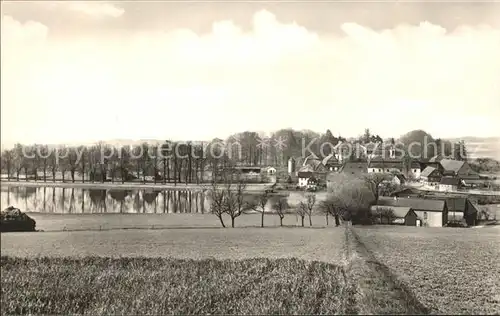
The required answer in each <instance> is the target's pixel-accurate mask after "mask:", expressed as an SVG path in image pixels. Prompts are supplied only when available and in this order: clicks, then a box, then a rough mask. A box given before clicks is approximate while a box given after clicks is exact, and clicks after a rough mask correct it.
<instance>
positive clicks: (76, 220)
mask: <svg viewBox="0 0 500 316" xmlns="http://www.w3.org/2000/svg"><path fill="white" fill-rule="evenodd" d="M28 215H29V216H30V217H31V218H33V219H34V220H35V221H36V229H38V230H43V231H45V232H48V231H62V230H108V229H122V228H123V229H132V228H140V229H151V228H152V229H160V228H181V227H184V228H217V227H221V224H220V221H219V219H218V218H217V217H216V216H215V215H214V214H211V213H205V214H200V213H177V214H171V213H170V214H151V213H149V214H110V213H94V214H64V215H62V214H49V213H35V212H30V213H28ZM260 221H261V217H260V214H244V215H241V216H239V217H237V218H236V221H235V226H236V227H239V228H241V227H256V226H260ZM305 222H306V223H305V225H306V226H309V223H308V220H306V221H305ZM312 222H313V227H324V226H326V220H325V217H324V216H313V218H312ZM224 223H225V224H226V226H227V227H230V226H231V219H230V217H229V216H226V215H224ZM332 224H334V219H333V218H331V217H330V218H329V226H331V225H332ZM264 225H265V226H267V227H278V226H279V225H280V221H279V216H278V215H276V214H266V215H265V217H264ZM283 225H285V226H297V225H300V220H299V221H297V216H296V214H286V215H285V218H284V219H283Z"/></svg>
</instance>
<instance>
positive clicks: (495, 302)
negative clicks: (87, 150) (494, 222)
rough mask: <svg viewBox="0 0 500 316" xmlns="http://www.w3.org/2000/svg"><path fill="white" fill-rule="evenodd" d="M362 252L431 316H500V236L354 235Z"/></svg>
mask: <svg viewBox="0 0 500 316" xmlns="http://www.w3.org/2000/svg"><path fill="white" fill-rule="evenodd" d="M355 234H356V235H357V238H358V240H359V243H358V244H359V247H360V248H361V249H360V251H361V252H365V253H366V256H367V257H370V258H372V260H373V261H376V262H379V263H380V265H382V267H383V268H384V269H386V270H388V271H391V274H392V275H393V277H395V278H397V279H398V280H399V281H400V282H402V284H404V285H405V287H407V288H408V290H409V291H410V292H411V293H413V295H414V296H415V298H416V299H417V300H418V301H419V302H420V303H421V304H423V305H424V306H426V307H427V308H428V309H429V311H430V312H431V313H433V314H450V315H453V314H476V315H477V314H489V315H491V314H496V315H498V314H499V313H500V230H499V229H498V228H497V227H491V228H482V229H472V228H471V229H460V228H425V229H422V228H419V227H373V228H362V229H358V228H356V229H355Z"/></svg>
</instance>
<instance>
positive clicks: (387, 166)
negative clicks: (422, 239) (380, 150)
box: [368, 159, 404, 173]
mask: <svg viewBox="0 0 500 316" xmlns="http://www.w3.org/2000/svg"><path fill="white" fill-rule="evenodd" d="M403 169H404V168H403V161H401V160H398V159H391V160H385V159H376V160H375V159H374V160H372V161H370V163H369V164H368V173H392V172H398V173H402V172H403Z"/></svg>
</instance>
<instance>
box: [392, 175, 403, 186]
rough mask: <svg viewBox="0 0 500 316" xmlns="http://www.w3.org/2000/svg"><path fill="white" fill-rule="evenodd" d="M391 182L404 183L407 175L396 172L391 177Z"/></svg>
mask: <svg viewBox="0 0 500 316" xmlns="http://www.w3.org/2000/svg"><path fill="white" fill-rule="evenodd" d="M391 183H392V184H395V185H404V184H405V183H406V177H405V176H404V175H402V174H400V173H399V174H395V175H394V176H393V177H392V178H391Z"/></svg>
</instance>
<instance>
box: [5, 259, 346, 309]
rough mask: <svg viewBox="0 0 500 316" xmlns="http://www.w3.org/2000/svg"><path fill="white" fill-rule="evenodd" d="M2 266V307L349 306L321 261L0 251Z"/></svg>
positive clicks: (339, 280)
mask: <svg viewBox="0 0 500 316" xmlns="http://www.w3.org/2000/svg"><path fill="white" fill-rule="evenodd" d="M1 267H2V314H84V313H85V314H90V315H112V314H119V315H144V314H148V315H164V314H238V315H241V314H254V315H259V314H339V313H341V314H345V313H349V306H347V305H346V304H345V302H347V301H348V300H347V299H346V298H347V296H348V293H347V292H346V291H345V289H346V286H345V285H346V280H345V279H344V276H343V273H342V268H341V267H339V266H337V265H333V264H328V263H322V262H308V261H304V260H297V259H278V260H272V259H248V260H244V261H231V260H224V261H217V260H213V259H207V260H201V261H195V260H176V259H144V258H142V259H141V258H134V259H105V258H85V259H81V260H74V259H38V260H22V259H12V258H3V257H2V262H1ZM19 285H24V286H19ZM4 289H5V290H4ZM34 298H36V300H35V299H34Z"/></svg>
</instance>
